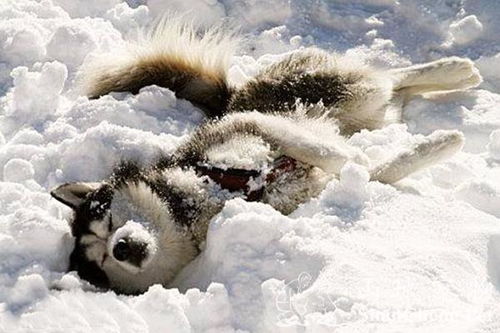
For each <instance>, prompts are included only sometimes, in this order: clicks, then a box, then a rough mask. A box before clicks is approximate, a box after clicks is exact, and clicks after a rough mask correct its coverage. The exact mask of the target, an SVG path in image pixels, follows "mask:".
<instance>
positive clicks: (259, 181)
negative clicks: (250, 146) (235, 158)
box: [196, 156, 297, 201]
mask: <svg viewBox="0 0 500 333" xmlns="http://www.w3.org/2000/svg"><path fill="white" fill-rule="evenodd" d="M296 167H297V160H295V159H293V158H291V157H288V156H281V157H280V158H278V159H276V160H275V161H274V163H273V164H272V166H271V168H269V169H268V170H246V169H236V168H227V169H221V168H217V167H213V166H207V165H203V164H199V165H197V166H196V171H197V172H198V174H200V175H202V176H208V177H209V178H210V179H212V180H213V181H214V182H215V183H217V184H219V185H220V187H221V188H223V189H226V190H229V191H241V192H243V193H244V194H245V195H246V197H247V200H248V201H258V200H261V199H262V195H263V194H264V190H265V187H266V185H268V184H269V183H272V182H273V181H275V180H276V179H277V178H278V177H279V176H281V175H282V174H285V173H289V172H293V171H294V170H295V169H296Z"/></svg>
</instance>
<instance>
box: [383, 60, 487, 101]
mask: <svg viewBox="0 0 500 333" xmlns="http://www.w3.org/2000/svg"><path fill="white" fill-rule="evenodd" d="M389 73H390V75H391V77H392V79H393V82H394V88H393V89H394V91H395V92H396V93H397V92H401V93H404V94H405V95H415V94H423V93H427V92H433V91H445V90H465V89H469V88H473V87H476V86H478V85H479V84H480V83H481V82H482V77H481V74H480V73H479V70H478V69H477V68H476V67H475V66H474V62H472V61H471V60H470V59H466V58H459V57H449V58H443V59H439V60H436V61H433V62H428V63H425V64H419V65H414V66H410V67H405V68H398V69H393V70H390V71H389Z"/></svg>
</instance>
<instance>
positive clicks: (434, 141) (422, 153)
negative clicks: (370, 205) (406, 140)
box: [370, 130, 464, 184]
mask: <svg viewBox="0 0 500 333" xmlns="http://www.w3.org/2000/svg"><path fill="white" fill-rule="evenodd" d="M463 142H464V137H463V134H462V133H460V132H459V131H445V130H439V131H435V132H434V133H432V134H430V135H428V136H426V137H425V138H424V140H423V141H422V142H420V143H417V144H416V145H415V146H414V147H412V148H411V149H409V150H406V151H403V152H401V153H399V154H397V155H396V156H395V157H393V158H392V159H390V160H388V161H386V162H384V163H382V164H380V165H378V166H377V167H375V168H374V169H372V170H371V171H370V178H371V180H376V181H379V182H382V183H387V184H392V183H395V182H397V181H398V180H400V179H402V178H404V177H406V176H408V175H410V174H412V173H413V172H416V171H419V170H421V169H423V168H425V167H427V166H429V165H431V164H434V163H437V162H439V161H441V160H443V159H445V158H447V157H450V156H451V155H453V154H454V153H455V152H457V151H458V150H460V149H461V147H462V146H463Z"/></svg>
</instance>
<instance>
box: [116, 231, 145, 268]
mask: <svg viewBox="0 0 500 333" xmlns="http://www.w3.org/2000/svg"><path fill="white" fill-rule="evenodd" d="M147 246H148V245H147V244H146V243H144V242H141V241H137V240H134V239H131V238H128V237H125V238H122V239H120V240H119V241H118V242H117V243H116V244H115V246H114V247H113V257H115V259H116V260H118V261H127V262H128V263H130V264H132V265H135V266H137V267H141V263H142V261H143V260H144V259H146V257H147V255H148V251H147Z"/></svg>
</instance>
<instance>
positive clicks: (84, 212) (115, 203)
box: [51, 180, 197, 293]
mask: <svg viewBox="0 0 500 333" xmlns="http://www.w3.org/2000/svg"><path fill="white" fill-rule="evenodd" d="M51 194H52V195H53V196H54V197H55V198H56V199H58V200H59V201H61V202H63V203H64V204H66V205H68V206H70V207H71V208H73V210H74V219H73V221H72V223H71V230H72V234H73V236H74V237H75V248H74V250H73V252H72V254H71V257H70V270H76V271H77V272H78V274H79V275H80V277H81V278H83V279H85V280H87V281H89V282H91V283H92V284H94V285H96V286H98V287H102V288H112V289H114V290H116V291H119V292H124V293H138V292H143V291H145V290H147V288H148V287H149V286H150V285H152V284H155V283H161V284H164V285H165V284H167V283H168V282H169V281H170V280H171V279H172V278H173V277H174V276H175V275H176V274H177V273H178V272H179V270H180V269H181V268H182V267H184V266H185V265H186V264H187V263H188V262H189V261H190V260H192V259H193V258H194V256H196V254H197V248H196V246H195V245H194V243H193V242H192V236H191V235H190V233H189V231H187V230H185V228H182V226H179V224H178V223H176V221H175V218H174V217H173V216H172V213H171V207H170V206H171V205H169V202H168V198H165V196H162V197H160V196H159V194H158V193H156V192H155V191H154V190H153V189H152V188H151V186H149V185H148V184H147V183H146V182H144V181H140V180H135V181H125V182H123V183H121V184H120V185H119V186H117V187H116V188H115V187H114V186H112V185H109V184H107V183H69V184H64V185H61V186H59V187H58V188H56V189H55V190H54V191H52V192H51Z"/></svg>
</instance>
